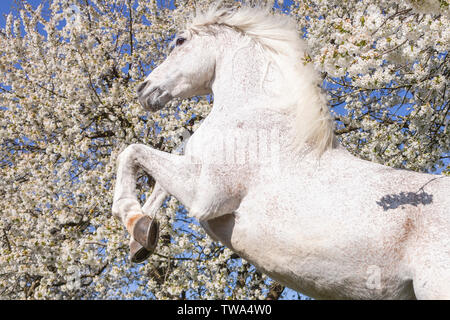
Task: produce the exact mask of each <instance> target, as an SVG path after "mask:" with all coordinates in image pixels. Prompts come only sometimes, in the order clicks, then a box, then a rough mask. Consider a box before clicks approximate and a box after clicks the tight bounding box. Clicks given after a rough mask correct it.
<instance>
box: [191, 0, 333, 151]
mask: <svg viewBox="0 0 450 320" xmlns="http://www.w3.org/2000/svg"><path fill="white" fill-rule="evenodd" d="M221 26H226V27H229V28H233V29H234V30H237V31H239V32H242V33H244V34H245V35H248V36H249V37H251V38H252V39H254V40H255V41H256V42H257V43H259V44H260V45H261V47H262V48H263V49H264V51H265V52H266V53H267V56H268V57H269V59H272V61H274V62H275V63H276V64H278V65H280V61H284V64H283V65H284V66H285V68H284V69H285V71H284V72H286V73H287V74H289V75H288V78H289V79H290V81H289V85H290V90H291V91H290V92H289V94H290V95H291V94H292V95H294V96H295V97H296V103H295V105H294V106H293V105H292V104H291V105H290V106H289V107H290V111H292V112H293V113H294V114H295V118H296V123H295V145H296V146H297V147H301V146H303V145H304V144H305V143H308V144H310V145H311V147H313V148H314V149H315V150H316V151H317V152H318V153H319V154H322V153H323V152H324V151H325V150H327V149H329V148H332V147H333V146H334V145H335V144H334V141H335V137H334V133H333V119H332V116H331V114H330V112H329V110H328V107H327V105H326V100H325V97H324V95H323V94H322V92H321V89H320V87H319V83H320V82H319V77H318V74H317V72H316V71H315V70H313V67H312V66H311V65H304V63H303V62H302V58H303V57H304V53H305V44H304V42H303V41H302V40H301V39H300V37H299V34H298V32H297V24H296V22H295V20H294V19H292V18H290V17H288V16H286V15H282V14H278V13H275V14H274V13H272V10H271V9H270V8H268V7H250V6H243V7H242V8H239V9H236V8H220V7H219V6H212V7H210V8H209V9H208V10H207V11H205V12H197V14H196V16H195V17H194V18H193V20H192V22H191V23H190V24H188V26H187V31H189V32H194V33H198V32H208V31H213V32H214V31H216V30H217V27H221ZM286 66H288V67H287V68H286ZM279 107H280V108H282V107H286V106H284V105H282V102H281V103H280V106H279Z"/></svg>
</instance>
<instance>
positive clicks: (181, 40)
mask: <svg viewBox="0 0 450 320" xmlns="http://www.w3.org/2000/svg"><path fill="white" fill-rule="evenodd" d="M185 41H186V39H185V38H178V39H177V41H176V42H175V44H176V45H177V46H181V45H182V44H183V43H184V42H185Z"/></svg>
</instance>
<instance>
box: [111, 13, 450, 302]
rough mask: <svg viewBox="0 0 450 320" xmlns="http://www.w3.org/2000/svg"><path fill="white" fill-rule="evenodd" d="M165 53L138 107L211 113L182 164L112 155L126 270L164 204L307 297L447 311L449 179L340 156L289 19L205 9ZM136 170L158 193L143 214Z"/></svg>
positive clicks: (138, 150) (147, 242)
mask: <svg viewBox="0 0 450 320" xmlns="http://www.w3.org/2000/svg"><path fill="white" fill-rule="evenodd" d="M174 43H175V48H174V50H173V51H172V52H171V54H170V55H169V56H168V58H167V60H166V61H165V62H164V63H162V64H161V65H160V66H159V67H158V68H156V69H155V70H154V71H153V72H152V73H151V74H150V75H149V76H148V77H147V79H146V80H145V82H144V83H142V84H141V85H140V86H139V88H138V97H139V100H140V102H141V104H142V106H143V107H144V108H145V109H147V110H151V111H155V110H158V109H160V108H162V107H163V106H164V105H165V104H166V103H167V102H168V101H170V100H171V99H172V98H174V97H181V98H187V97H191V96H196V95H203V94H207V93H211V92H212V93H213V94H214V106H213V108H212V111H211V113H210V114H209V115H208V117H207V118H206V119H205V120H204V122H203V123H202V124H201V126H200V127H199V128H198V130H196V132H195V133H194V134H193V136H192V137H191V138H190V140H189V141H188V143H187V145H186V149H185V154H184V155H175V154H169V153H166V152H162V151H159V150H156V149H153V148H150V147H147V146H145V145H139V144H133V145H130V146H128V147H127V148H126V149H125V150H124V151H123V152H122V153H121V154H120V156H119V158H118V169H117V170H118V171H117V180H116V187H115V194H114V203H113V213H114V215H116V216H118V217H120V218H121V220H122V221H123V223H124V225H125V226H126V228H127V230H128V231H129V232H130V234H131V235H132V240H131V243H130V248H131V258H132V260H133V261H137V262H140V261H143V260H144V259H146V258H147V257H148V255H149V254H151V252H152V251H153V250H154V249H155V246H156V242H157V239H158V225H157V222H156V220H155V219H152V217H153V215H154V214H155V212H156V210H158V208H159V207H160V206H161V203H162V202H163V200H164V198H166V196H167V195H169V194H170V195H173V196H175V197H176V198H177V199H178V200H179V201H180V202H181V203H182V204H183V205H184V206H185V207H186V208H187V209H188V211H189V213H190V215H192V216H194V217H196V218H198V219H199V221H200V223H201V225H202V226H203V227H204V229H205V231H206V232H207V234H208V235H210V236H211V237H212V238H213V239H215V240H219V241H221V242H222V243H223V244H224V245H226V246H227V247H228V248H230V249H231V250H233V251H234V252H236V253H237V254H238V255H239V256H241V257H242V258H245V259H246V260H248V261H249V262H251V263H253V264H254V265H255V266H256V267H257V268H258V269H260V270H261V271H263V272H265V273H266V274H267V275H269V276H270V277H271V278H272V279H274V280H276V281H278V282H279V283H281V284H284V285H286V286H287V287H290V288H292V289H294V290H297V291H299V292H302V293H304V294H306V295H308V296H310V297H313V298H321V299H414V298H418V299H448V298H450V209H449V206H450V196H449V195H450V178H447V177H443V176H436V175H429V174H422V173H416V172H411V171H406V170H397V169H393V168H389V167H386V166H382V165H379V164H376V163H371V162H368V161H364V160H360V159H358V158H356V157H354V156H352V155H350V154H349V153H348V152H347V151H346V150H345V149H344V148H343V147H341V146H339V144H338V143H337V141H336V140H335V138H334V136H333V125H332V119H331V115H330V113H329V111H328V109H327V107H326V102H325V101H324V98H323V96H322V94H321V92H320V89H319V88H318V86H317V83H318V80H317V76H316V73H315V72H314V70H313V69H312V67H310V66H305V65H304V64H303V63H302V62H301V57H302V55H303V53H304V48H303V44H302V41H301V40H300V38H299V37H298V34H297V32H296V26H295V23H294V22H293V21H292V20H291V19H290V18H288V17H286V16H281V15H272V14H270V13H268V11H267V10H263V9H257V8H249V7H246V8H242V9H239V10H237V9H223V8H222V9H220V8H212V9H210V10H209V11H207V12H205V13H201V14H197V16H196V17H195V18H194V19H193V21H192V23H191V24H190V25H188V26H187V28H186V30H184V31H183V32H182V33H181V34H179V35H178V36H177V38H176V39H175V41H174ZM239 148H241V149H239ZM139 168H141V169H143V170H144V171H146V172H147V173H148V174H150V175H151V176H152V177H154V178H155V180H156V181H157V185H156V187H155V189H154V192H153V193H152V195H151V197H150V198H149V199H148V201H147V202H146V203H145V204H144V206H143V207H142V208H141V205H140V204H139V201H138V199H137V197H136V190H135V186H136V171H137V170H138V169H139Z"/></svg>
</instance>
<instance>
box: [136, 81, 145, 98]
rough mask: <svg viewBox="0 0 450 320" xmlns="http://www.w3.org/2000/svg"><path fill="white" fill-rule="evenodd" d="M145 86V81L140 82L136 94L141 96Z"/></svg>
mask: <svg viewBox="0 0 450 320" xmlns="http://www.w3.org/2000/svg"><path fill="white" fill-rule="evenodd" d="M146 86H147V81H144V82H142V83H141V84H140V85H139V87H138V88H137V94H138V95H141V93H142V91H144V89H145V87H146Z"/></svg>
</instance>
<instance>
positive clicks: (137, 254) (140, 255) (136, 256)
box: [130, 239, 152, 263]
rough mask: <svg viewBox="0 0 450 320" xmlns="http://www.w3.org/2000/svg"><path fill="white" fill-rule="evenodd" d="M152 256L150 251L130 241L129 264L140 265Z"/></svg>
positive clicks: (134, 241)
mask: <svg viewBox="0 0 450 320" xmlns="http://www.w3.org/2000/svg"><path fill="white" fill-rule="evenodd" d="M151 254H152V252H151V251H149V250H147V249H145V248H144V247H143V246H142V245H141V244H140V243H139V242H137V241H136V240H133V239H132V240H131V242H130V258H131V262H134V263H141V262H143V261H145V260H147V258H148V257H149V256H150V255H151Z"/></svg>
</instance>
